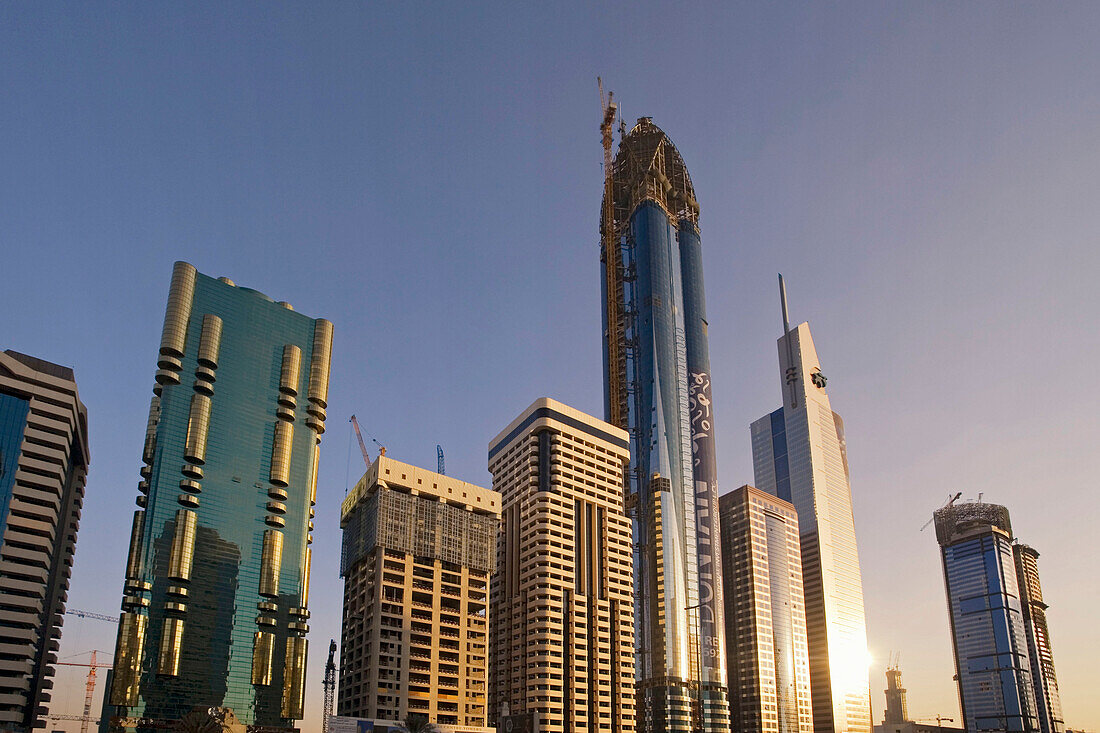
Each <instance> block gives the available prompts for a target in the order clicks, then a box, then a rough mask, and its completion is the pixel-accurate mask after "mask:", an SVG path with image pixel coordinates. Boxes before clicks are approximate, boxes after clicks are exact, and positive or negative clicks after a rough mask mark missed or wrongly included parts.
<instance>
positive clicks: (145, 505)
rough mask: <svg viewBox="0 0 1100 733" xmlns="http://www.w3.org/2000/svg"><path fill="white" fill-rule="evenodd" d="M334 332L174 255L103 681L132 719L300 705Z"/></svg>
mask: <svg viewBox="0 0 1100 733" xmlns="http://www.w3.org/2000/svg"><path fill="white" fill-rule="evenodd" d="M331 333H332V331H331V325H330V324H328V322H327V321H322V320H314V319H312V318H308V317H306V316H303V315H301V314H299V313H296V312H294V311H293V310H291V309H290V308H289V306H287V305H285V304H281V303H275V302H273V301H272V300H271V299H270V298H268V297H266V296H264V295H262V294H261V293H258V292H256V291H253V290H249V289H247V288H238V287H236V286H234V285H233V284H232V283H230V282H229V281H225V280H220V281H219V280H215V279H213V278H210V277H207V276H205V275H202V274H199V273H197V272H196V271H195V269H194V268H193V267H191V266H190V265H188V264H186V263H177V265H176V269H175V271H174V273H173V278H172V287H171V291H170V294H169V303H168V309H167V313H166V317H165V328H164V336H163V338H162V342H161V348H160V355H159V357H158V367H159V370H158V371H157V374H156V382H157V384H156V386H155V387H154V397H153V400H152V404H151V407H150V415H149V423H148V430H147V434H146V442H145V449H144V451H143V460H144V464H145V465H144V466H143V468H142V469H141V474H142V480H141V482H140V483H139V491H140V492H141V494H140V495H139V496H138V499H137V504H138V507H139V508H138V511H137V512H135V514H134V517H133V525H132V535H131V546H130V556H129V559H128V562H127V572H126V581H125V592H124V597H123V603H122V607H123V611H124V613H123V617H122V621H121V623H120V627H119V637H118V646H117V648H116V653H115V667H114V674H113V678H112V688H111V690H110V694H109V696H108V699H109V702H110V704H112V705H114V706H116V709H115V710H113V711H110V712H111V713H113V714H114V715H116V716H118V717H117V722H118V723H119V724H120V725H122V726H123V727H126V728H133V727H137V726H139V725H140V719H142V718H154V719H161V720H178V719H180V718H182V717H184V716H186V715H188V713H189V712H190V711H191V710H192V708H193V707H196V706H199V707H203V708H222V709H226V708H228V709H232V711H233V714H234V715H235V716H236V718H237V719H238V720H239V721H240V722H242V723H244V724H246V725H257V726H262V727H272V728H286V727H291V726H292V725H293V721H294V720H295V719H298V718H301V717H302V703H303V694H304V674H305V661H306V639H305V634H306V632H307V631H308V625H307V619H308V617H309V611H308V610H307V607H308V587H309V566H310V550H309V547H308V545H309V543H310V542H311V541H312V537H311V535H310V532H311V530H312V527H313V523H312V517H313V509H312V506H313V503H314V500H315V492H316V476H317V460H318V455H319V451H318V446H319V444H320V436H321V434H322V433H323V432H324V419H325V399H326V396H327V381H328V366H329V356H330V349H331Z"/></svg>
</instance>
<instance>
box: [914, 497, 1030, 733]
mask: <svg viewBox="0 0 1100 733" xmlns="http://www.w3.org/2000/svg"><path fill="white" fill-rule="evenodd" d="M934 517H935V520H936V539H937V540H939V543H940V548H941V550H942V554H943V577H944V583H945V585H946V587H947V606H948V613H949V615H950V618H951V637H952V643H953V646H954V649H955V671H956V676H955V679H956V680H958V683H959V702H960V707H961V708H962V714H963V726H964V727H965V728H966V730H967V731H968V733H979V732H984V731H1004V732H1005V733H1007V732H1008V731H1015V732H1018V733H1032V732H1033V731H1034V732H1037V731H1039V730H1040V727H1039V719H1038V716H1037V713H1036V700H1035V685H1034V681H1033V679H1032V676H1031V675H1032V667H1031V660H1030V657H1029V655H1028V643H1027V632H1026V629H1025V623H1024V615H1023V614H1024V612H1023V608H1022V606H1021V599H1020V586H1019V582H1018V580H1017V577H1016V563H1015V560H1014V558H1013V551H1012V524H1011V522H1010V521H1009V517H1008V510H1007V509H1005V508H1004V507H1003V506H998V505H997V504H982V503H970V504H955V505H949V506H946V507H944V508H943V509H939V510H937V511H936V512H935V515H934Z"/></svg>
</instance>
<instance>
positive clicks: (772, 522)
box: [719, 486, 814, 733]
mask: <svg viewBox="0 0 1100 733" xmlns="http://www.w3.org/2000/svg"><path fill="white" fill-rule="evenodd" d="M719 506H720V512H721V514H720V517H721V526H722V571H723V574H724V579H725V588H726V592H725V596H724V597H725V620H726V649H727V654H726V659H727V663H728V665H729V684H730V722H731V726H730V729H731V730H735V731H739V732H740V733H811V732H812V731H813V727H814V722H813V713H812V709H811V707H810V666H809V646H808V644H807V638H806V609H805V601H804V598H803V591H802V561H801V557H802V555H801V550H800V544H799V533H798V515H797V513H796V512H795V508H794V506H792V505H791V504H790V503H789V502H786V501H783V500H781V499H778V498H776V497H774V496H772V495H770V494H767V493H765V492H763V491H760V490H759V489H756V488H754V487H752V486H742V487H741V488H739V489H737V490H736V491H733V492H730V493H729V494H726V495H724V496H723V497H722V498H721V499H720V500H719Z"/></svg>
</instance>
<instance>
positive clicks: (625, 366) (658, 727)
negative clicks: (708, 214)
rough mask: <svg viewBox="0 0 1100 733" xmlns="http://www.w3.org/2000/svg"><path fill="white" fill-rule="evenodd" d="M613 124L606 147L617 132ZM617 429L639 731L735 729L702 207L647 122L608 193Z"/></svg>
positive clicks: (625, 151)
mask: <svg viewBox="0 0 1100 733" xmlns="http://www.w3.org/2000/svg"><path fill="white" fill-rule="evenodd" d="M608 125H609V123H608V122H607V121H606V120H605V140H606V141H607V144H608V145H610V138H609V137H608V136H609V135H610V128H609V126H608ZM601 231H602V235H603V247H602V257H601V263H602V274H603V295H604V309H603V325H604V367H605V370H604V371H605V382H604V384H605V397H606V404H607V415H606V417H607V421H608V422H609V423H611V424H613V425H616V426H617V427H620V428H623V429H625V430H627V431H628V433H629V435H630V455H631V462H630V467H629V471H628V475H627V480H626V482H625V483H626V488H627V492H628V493H627V506H628V508H629V510H630V511H631V513H632V516H633V521H634V547H635V555H634V577H635V586H634V594H635V622H636V624H637V628H636V653H637V664H636V669H637V679H638V689H637V708H638V715H637V720H638V729H639V730H640V731H643V733H649V732H658V731H659V732H662V733H663V732H664V731H682V732H686V731H692V730H695V731H706V732H707V733H710V732H711V731H714V732H718V731H722V732H724V731H726V730H727V728H728V726H729V702H728V695H727V688H726V663H725V653H726V652H725V639H724V636H725V631H724V624H723V620H722V571H721V559H720V553H719V549H718V481H717V469H716V463H715V447H714V414H713V406H712V402H711V374H710V357H709V352H708V345H707V318H706V311H705V306H704V294H703V268H702V247H701V244H700V238H699V204H698V201H696V198H695V191H694V188H693V186H692V183H691V177H690V176H689V175H688V171H687V168H686V166H685V165H684V162H683V159H682V158H681V157H680V154H679V152H678V151H677V150H676V147H675V146H674V145H673V144H672V141H671V140H669V138H668V136H666V135H665V133H664V132H663V131H662V130H661V129H660V128H658V127H657V126H656V125H654V124H653V122H652V121H651V120H650V119H649V118H648V117H643V118H641V119H639V120H638V122H637V124H635V126H634V127H633V128H632V129H631V130H630V131H629V132H626V131H625V130H624V131H623V136H622V139H621V140H620V145H619V150H618V153H617V155H616V156H615V158H614V161H613V164H612V169H611V175H610V176H609V177H608V180H607V186H606V187H605V193H604V206H603V214H602V218H601Z"/></svg>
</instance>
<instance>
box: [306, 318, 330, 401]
mask: <svg viewBox="0 0 1100 733" xmlns="http://www.w3.org/2000/svg"><path fill="white" fill-rule="evenodd" d="M331 359H332V324H331V323H330V322H328V321H326V320H324V319H323V318H321V319H318V320H317V322H316V325H315V326H314V327H313V355H312V356H311V357H310V360H309V401H310V402H313V403H315V404H317V405H319V406H320V407H322V408H324V407H328V372H329V362H330V361H331ZM322 414H323V413H322ZM321 419H324V418H323V416H322V418H321Z"/></svg>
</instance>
